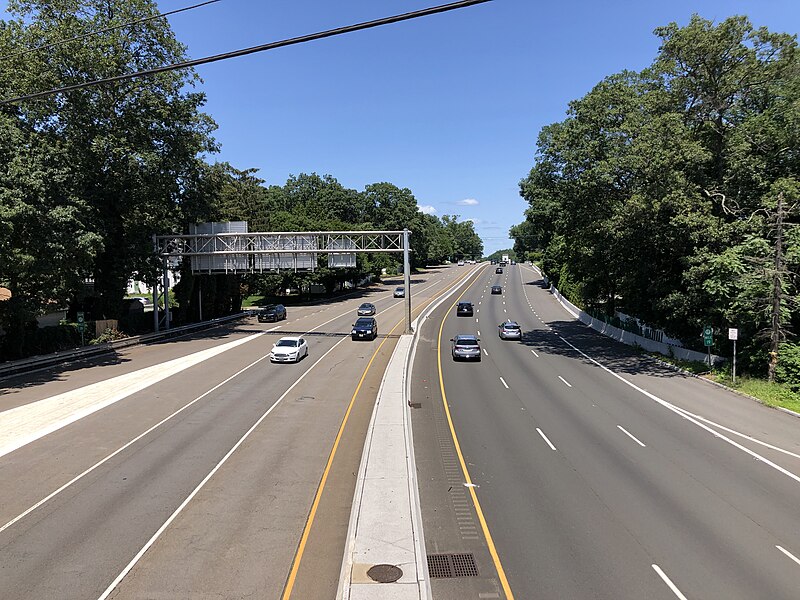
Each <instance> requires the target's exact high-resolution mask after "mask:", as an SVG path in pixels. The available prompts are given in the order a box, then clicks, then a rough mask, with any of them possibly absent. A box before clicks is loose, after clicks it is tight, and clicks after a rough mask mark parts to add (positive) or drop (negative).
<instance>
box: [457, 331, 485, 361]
mask: <svg viewBox="0 0 800 600" xmlns="http://www.w3.org/2000/svg"><path fill="white" fill-rule="evenodd" d="M450 341H451V342H452V343H453V346H452V353H453V360H459V359H464V360H477V361H480V360H481V345H480V344H479V343H478V342H479V341H480V338H478V337H475V336H474V335H457V336H456V337H454V338H450Z"/></svg>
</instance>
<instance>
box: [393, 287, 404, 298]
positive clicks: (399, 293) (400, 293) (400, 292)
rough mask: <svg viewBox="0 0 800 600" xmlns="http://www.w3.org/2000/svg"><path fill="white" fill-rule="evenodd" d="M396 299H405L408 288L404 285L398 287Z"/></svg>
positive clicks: (395, 291)
mask: <svg viewBox="0 0 800 600" xmlns="http://www.w3.org/2000/svg"><path fill="white" fill-rule="evenodd" d="M394 297H395V298H405V297H406V288H404V287H403V286H402V285H398V286H397V287H396V288H394Z"/></svg>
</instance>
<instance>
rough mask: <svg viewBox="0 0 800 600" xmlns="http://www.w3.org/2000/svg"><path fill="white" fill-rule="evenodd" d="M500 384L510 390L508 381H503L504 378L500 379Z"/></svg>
mask: <svg viewBox="0 0 800 600" xmlns="http://www.w3.org/2000/svg"><path fill="white" fill-rule="evenodd" d="M500 383H502V384H503V385H504V386H506V389H509V387H508V384H507V383H506V380H505V379H503V378H502V377H501V378H500Z"/></svg>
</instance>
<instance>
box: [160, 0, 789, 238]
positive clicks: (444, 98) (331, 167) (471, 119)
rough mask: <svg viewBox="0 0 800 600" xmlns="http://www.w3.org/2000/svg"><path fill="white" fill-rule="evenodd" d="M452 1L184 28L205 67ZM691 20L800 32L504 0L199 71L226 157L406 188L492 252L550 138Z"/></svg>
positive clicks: (776, 17) (673, 11)
mask: <svg viewBox="0 0 800 600" xmlns="http://www.w3.org/2000/svg"><path fill="white" fill-rule="evenodd" d="M195 2H196V0H162V1H161V2H159V7H160V9H161V11H162V12H164V11H169V10H174V9H177V8H181V7H184V6H187V5H190V4H193V3H195ZM445 2H446V0H291V1H286V0H222V1H221V2H218V3H216V4H211V5H208V6H206V7H203V8H200V9H197V10H192V11H189V12H185V13H180V14H178V15H174V16H172V17H170V23H171V25H172V28H173V30H174V31H175V33H176V35H177V37H178V39H180V40H181V41H182V42H183V43H185V44H186V45H187V46H188V54H189V56H190V57H192V58H199V57H203V56H209V55H212V54H217V53H220V52H226V51H230V50H234V49H238V48H245V47H248V46H254V45H257V44H262V43H266V42H270V41H276V40H279V39H283V38H288V37H292V36H297V35H302V34H306V33H312V32H315V31H320V30H324V29H329V28H334V27H339V26H343V25H348V24H353V23H357V22H360V21H366V20H370V19H376V18H379V17H384V16H389V15H392V14H396V13H402V12H408V11H411V10H417V9H420V8H425V7H428V6H435V5H437V4H444V3H445ZM692 13H698V14H700V15H701V16H703V17H704V18H708V19H713V20H716V21H720V20H722V19H724V18H726V17H728V16H730V15H733V14H745V15H747V16H749V17H750V18H751V20H752V21H753V23H754V24H755V25H756V26H762V25H763V26H766V27H768V28H769V29H771V30H773V31H781V32H788V33H792V34H794V33H797V32H798V31H799V30H800V0H760V1H756V0H747V1H745V0H741V1H731V0H728V1H722V0H708V1H704V0H694V1H688V0H669V1H660V2H656V1H649V0H638V1H636V0H617V1H601V0H595V1H588V0H581V1H578V0H561V1H559V2H552V1H546V0H493V1H492V2H489V3H486V4H482V5H477V6H473V7H469V8H464V9H460V10H457V11H454V12H449V13H444V14H440V15H434V16H430V17H424V18H421V19H417V20H414V21H407V22H404V23H399V24H394V25H388V26H384V27H380V28H376V29H372V30H368V31H362V32H355V33H350V34H346V35H343V36H338V37H334V38H329V39H326V40H320V41H316V42H310V43H307V44H302V45H297V46H291V47H287V48H282V49H278V50H274V51H268V52H263V53H259V54H254V55H250V56H247V57H242V58H237V59H232V60H227V61H222V62H218V63H214V64H210V65H205V66H201V67H199V68H198V69H197V71H198V73H199V74H200V76H201V77H202V79H203V83H202V85H201V89H202V90H203V91H205V92H206V94H207V95H208V103H207V105H206V107H205V110H206V112H207V113H209V114H210V115H211V116H212V117H213V118H214V119H215V120H216V122H217V123H218V125H219V129H218V130H217V132H216V134H215V135H216V137H217V139H218V141H219V142H220V143H221V145H222V149H221V152H220V154H219V155H218V156H217V157H216V158H217V159H218V160H224V161H228V162H230V163H231V164H232V165H233V166H235V167H237V168H239V169H245V168H257V169H259V175H260V177H261V178H263V179H265V180H266V182H267V183H268V184H278V185H281V184H283V183H284V182H285V181H286V179H287V177H288V176H289V175H290V174H298V173H311V172H316V173H318V174H320V175H323V174H330V175H332V176H334V177H336V178H337V179H338V180H339V181H340V182H341V183H342V184H343V185H345V186H347V187H351V188H355V189H359V190H360V189H363V188H364V186H365V185H367V184H369V183H374V182H379V181H389V182H391V183H394V184H395V185H398V186H400V187H407V188H409V189H410V190H411V191H412V192H413V193H414V195H415V196H416V198H417V202H418V204H419V205H420V206H422V207H425V210H428V211H435V213H434V214H437V215H439V216H441V215H444V214H458V215H461V217H462V218H463V219H474V220H475V227H476V230H477V231H478V233H479V234H480V236H481V237H482V238H483V240H484V247H485V251H486V253H487V254H488V253H490V252H492V251H494V250H497V249H500V248H505V247H509V246H510V245H511V241H510V240H509V239H508V237H507V234H508V228H509V227H510V226H511V225H514V224H516V223H519V222H520V221H521V220H522V219H523V211H524V210H525V208H526V203H525V202H524V201H523V200H522V198H520V196H519V186H518V184H519V181H520V179H522V178H523V177H525V176H526V175H527V173H528V171H529V170H530V168H531V167H532V166H533V164H534V157H535V148H536V138H537V135H538V133H539V131H540V129H541V128H542V127H543V126H544V125H547V124H549V123H552V122H555V121H560V120H563V118H564V116H565V111H566V109H567V103H568V102H569V101H570V100H573V99H576V98H580V97H581V96H583V95H584V94H586V93H587V92H588V91H589V90H590V89H591V88H592V87H593V86H594V85H595V84H596V83H597V82H598V81H600V80H601V79H602V78H603V77H605V76H607V75H610V74H612V73H616V72H619V71H621V70H623V69H633V70H639V69H642V68H644V67H645V66H647V65H649V64H650V63H651V62H652V60H653V58H654V57H655V55H656V52H657V50H658V40H657V38H656V37H655V36H654V35H653V34H652V31H653V29H654V28H656V27H658V26H660V25H665V24H667V23H669V22H671V21H676V22H677V23H679V24H681V25H683V24H686V23H687V22H688V19H689V18H690V16H691V15H692Z"/></svg>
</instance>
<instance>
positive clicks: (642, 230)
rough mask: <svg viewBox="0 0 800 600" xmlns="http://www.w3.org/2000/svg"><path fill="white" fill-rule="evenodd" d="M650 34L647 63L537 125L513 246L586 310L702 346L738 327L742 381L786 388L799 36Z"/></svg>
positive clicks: (705, 29)
mask: <svg viewBox="0 0 800 600" xmlns="http://www.w3.org/2000/svg"><path fill="white" fill-rule="evenodd" d="M654 33H655V35H656V36H657V37H658V39H659V41H660V44H661V45H660V48H659V51H658V53H657V54H656V56H655V57H654V60H653V62H652V64H651V65H650V66H649V67H648V68H646V69H644V70H642V71H639V72H635V71H623V72H621V73H616V74H613V75H609V76H608V77H606V78H605V79H603V80H602V81H601V82H599V83H598V84H597V85H596V86H595V87H594V88H593V89H592V90H591V91H590V92H589V93H588V94H586V96H584V97H583V98H580V99H578V100H574V101H573V102H571V103H570V105H569V110H568V112H567V116H566V119H565V120H563V121H561V122H558V123H553V124H551V125H548V126H547V127H545V128H544V129H543V130H542V132H541V133H540V135H539V139H538V144H537V150H538V151H537V157H536V162H535V164H534V166H533V168H532V169H531V171H530V173H529V174H528V175H527V177H525V178H524V179H522V181H521V182H520V193H521V195H522V196H523V197H524V198H525V200H527V202H528V203H529V207H528V209H527V211H526V218H525V220H524V221H523V222H522V223H520V224H518V225H515V226H514V227H512V228H511V230H510V235H511V237H512V238H514V240H515V244H514V249H515V250H516V252H517V255H518V256H521V257H523V256H524V257H525V258H526V259H531V258H537V259H538V260H539V261H541V262H540V264H541V265H542V266H543V270H544V272H545V274H546V275H547V276H548V278H549V279H550V281H551V282H552V283H554V284H555V285H556V287H558V289H559V290H560V291H561V292H562V293H563V294H564V295H565V296H566V297H567V298H569V299H570V300H571V301H572V302H573V303H575V304H577V305H579V306H581V307H583V308H584V309H586V310H587V312H592V314H595V313H602V314H605V315H608V316H609V317H612V318H613V317H615V316H617V315H618V313H624V314H626V315H630V316H632V317H636V318H637V319H639V321H640V322H641V323H642V324H646V325H647V326H649V327H652V328H655V329H660V330H663V331H664V332H665V333H666V334H667V335H669V336H671V337H673V338H677V339H680V340H683V343H684V345H685V346H686V347H689V348H693V349H695V350H700V351H704V350H705V348H704V346H703V339H702V337H701V331H702V330H703V327H704V326H706V325H710V326H711V327H712V328H713V330H714V334H715V338H714V340H715V341H714V343H715V345H714V347H713V348H712V352H715V353H717V354H722V355H729V354H730V345H729V342H728V339H727V337H728V335H727V334H728V328H737V329H738V335H739V337H738V348H737V354H738V369H739V370H740V371H741V373H742V374H743V375H744V377H742V379H741V381H742V383H741V386H742V389H743V390H744V389H745V386H747V389H750V390H755V391H757V392H758V393H756V394H754V395H758V396H759V397H762V396H761V394H762V392H761V391H760V390H761V389H762V388H759V387H758V385H759V384H758V383H757V382H758V381H759V379H766V380H768V381H770V382H776V384H781V385H776V387H765V388H763V389H769V390H779V391H776V392H774V393H773V392H772V391H770V392H768V393H767V392H765V393H764V394H763V397H764V399H765V401H766V400H767V398H777V397H788V396H787V395H786V393H785V391H780V390H784V387H782V386H788V388H786V389H789V390H790V391H791V393H792V394H794V393H795V392H797V391H798V390H797V389H796V388H797V386H798V385H800V368H798V365H800V361H799V360H798V359H797V356H798V355H800V346H798V344H797V340H796V338H795V337H794V336H793V332H796V331H797V326H798V324H800V303H798V290H797V283H798V276H797V274H798V269H799V268H800V229H798V227H797V225H798V223H800V160H799V155H798V149H800V54H798V47H797V40H796V37H795V36H793V35H789V34H785V33H775V32H771V31H768V30H767V29H765V28H757V27H755V26H754V25H753V24H752V23H751V22H750V21H749V20H748V19H747V18H746V17H744V16H735V17H730V18H728V19H725V20H722V21H719V22H712V21H709V20H706V19H703V18H702V17H700V16H698V15H695V16H693V17H692V18H691V20H690V21H689V23H688V24H687V25H686V26H683V27H681V26H679V25H677V24H675V23H670V24H668V25H666V26H664V27H659V28H657V29H656V30H655V32H654ZM738 384H739V381H738V379H737V385H738ZM748 393H749V392H748ZM789 402H793V400H791V398H789Z"/></svg>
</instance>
